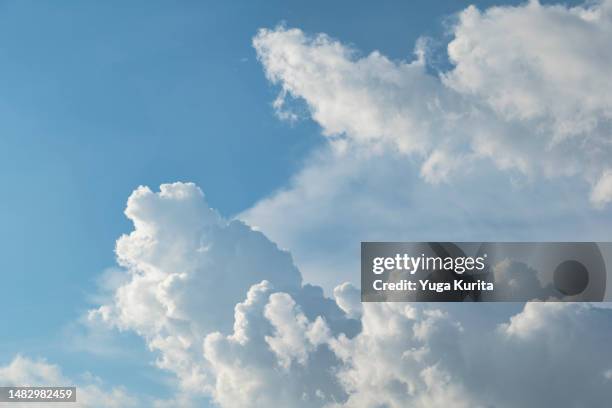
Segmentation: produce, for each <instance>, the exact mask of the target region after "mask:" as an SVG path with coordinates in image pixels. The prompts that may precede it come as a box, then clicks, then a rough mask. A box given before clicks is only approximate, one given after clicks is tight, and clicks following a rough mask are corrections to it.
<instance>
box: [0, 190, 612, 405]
mask: <svg viewBox="0 0 612 408" xmlns="http://www.w3.org/2000/svg"><path fill="white" fill-rule="evenodd" d="M126 214H127V215H128V217H130V219H131V220H132V221H133V222H134V231H133V232H132V233H130V234H129V235H125V236H123V237H121V238H120V239H119V240H118V241H117V256H118V259H119V262H120V263H121V264H122V265H123V266H124V267H125V268H126V269H127V270H126V272H125V273H126V275H127V276H126V281H125V283H124V284H122V285H121V286H120V287H119V288H117V289H116V291H115V293H114V297H113V300H112V301H110V302H109V303H108V304H105V305H102V306H101V307H100V308H98V309H96V310H94V311H92V312H91V313H90V319H92V320H93V321H102V322H105V323H107V324H111V325H115V326H117V327H120V328H122V329H127V330H134V331H136V332H137V333H140V334H141V335H142V336H143V337H144V338H145V339H146V341H147V343H148V345H149V347H150V348H151V349H152V350H154V351H155V352H156V353H157V354H158V355H159V358H158V360H157V365H158V366H159V367H161V368H164V369H167V370H169V371H171V372H173V373H174V374H175V375H176V376H177V378H178V379H179V380H180V382H181V385H182V390H183V391H182V393H183V395H192V396H197V395H199V396H201V395H208V396H210V397H211V398H213V400H214V401H215V402H216V403H217V404H219V405H220V406H223V407H261V406H284V407H323V406H328V407H340V406H346V407H370V406H380V405H383V406H389V407H404V406H407V405H409V406H415V407H427V408H431V407H446V406H465V407H478V406H482V407H488V406H496V407H516V406H561V405H563V404H566V403H567V402H568V401H572V403H573V405H586V406H598V404H599V403H601V401H607V400H609V399H610V398H612V387H610V383H609V379H608V378H607V376H608V374H607V373H608V372H609V370H610V369H611V368H612V354H611V353H610V352H609V349H608V345H609V342H610V341H611V340H612V326H610V325H609V324H607V323H608V322H609V321H610V319H612V314H611V313H610V311H609V310H605V309H596V308H594V307H592V306H588V305H577V304H528V305H526V306H525V308H524V310H523V311H521V312H520V313H518V314H516V315H514V316H513V317H511V318H510V319H509V320H507V321H505V322H502V323H501V324H496V323H494V324H493V325H489V326H486V327H480V329H479V330H478V331H473V330H468V329H467V328H466V325H468V326H469V325H471V324H473V323H471V319H470V318H469V317H468V318H463V319H462V318H461V317H460V316H461V313H459V314H457V310H453V309H451V308H448V310H444V308H432V307H430V306H429V305H426V304H425V305H418V306H411V305H409V304H403V303H393V304H385V303H382V304H375V303H374V304H364V305H361V304H360V303H359V301H358V292H357V290H356V289H355V288H354V287H352V286H351V285H349V284H343V285H340V286H338V287H337V288H336V290H335V291H334V295H335V297H336V299H335V300H333V299H330V298H327V297H325V296H324V295H323V291H322V290H321V288H319V287H316V286H311V285H302V283H301V276H300V273H299V271H298V270H297V269H296V268H295V266H294V265H293V263H292V261H291V258H290V256H289V255H288V254H287V252H284V251H282V250H280V249H279V248H278V247H276V245H274V244H273V243H272V242H270V241H269V240H268V239H267V238H266V237H265V236H264V235H263V234H262V233H260V232H256V231H254V230H252V229H251V228H249V227H248V226H247V225H245V224H243V223H241V222H239V221H227V220H224V219H223V218H222V217H221V216H219V215H218V214H217V213H216V212H215V211H214V210H212V209H210V208H208V206H207V205H206V201H205V200H204V196H203V194H202V192H201V191H200V190H199V189H198V188H197V187H196V186H195V185H193V184H189V183H187V184H185V183H175V184H167V185H162V186H161V188H160V191H159V192H153V191H151V190H150V189H148V188H145V187H140V188H138V189H137V190H136V191H135V192H134V193H133V194H132V196H131V197H130V199H129V200H128V206H127V209H126ZM460 306H462V308H466V307H467V308H470V307H472V306H474V305H460ZM476 306H477V307H484V305H476ZM232 310H233V313H232ZM463 310H464V311H468V312H470V313H481V312H482V310H477V309H476V308H473V309H470V310H467V309H463ZM232 322H233V324H232ZM565 333H575V334H579V336H578V335H576V336H574V335H572V336H567V335H565ZM501 350H504V351H503V352H501ZM542 353H545V354H546V358H544V357H542ZM534 361H540V363H539V364H538V366H537V367H534V364H533V362H534ZM14 364H16V363H14ZM526 367H527V368H528V369H529V370H533V373H532V374H533V375H532V374H530V375H529V378H530V380H529V384H526V383H525V382H524V380H525V375H524V371H525V369H526ZM5 370H11V371H14V369H13V368H10V367H9V368H8V369H5ZM0 373H2V371H0ZM561 383H569V384H572V385H573V387H559V389H558V390H557V391H556V392H551V390H550V384H561ZM518 389H521V392H516V390H518ZM181 404H182V405H186V404H188V402H187V401H183V402H181Z"/></svg>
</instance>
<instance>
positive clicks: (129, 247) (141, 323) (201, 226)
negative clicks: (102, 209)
mask: <svg viewBox="0 0 612 408" xmlns="http://www.w3.org/2000/svg"><path fill="white" fill-rule="evenodd" d="M125 214H126V215H127V216H128V218H130V219H131V220H132V221H133V223H134V231H133V232H132V233H131V234H129V235H124V236H122V237H121V238H120V239H119V240H118V241H117V248H116V252H117V259H118V262H119V263H120V264H121V266H123V267H124V268H126V269H127V270H128V272H127V273H128V276H127V277H126V278H125V282H124V283H123V284H122V285H120V286H119V287H118V288H117V289H116V291H115V293H114V299H113V301H112V302H110V303H108V304H104V305H102V306H101V307H100V308H99V309H97V310H94V311H92V312H90V316H89V317H90V319H92V320H98V319H99V320H102V321H106V322H108V323H110V324H111V325H114V326H117V327H118V328H120V329H131V330H135V331H136V332H137V333H139V334H141V335H142V336H143V337H145V338H146V339H147V341H148V344H149V347H151V348H152V349H154V350H160V351H161V354H160V357H159V359H158V361H157V364H158V365H159V366H160V367H162V368H166V369H169V370H172V371H175V372H178V373H180V378H181V380H182V381H183V385H184V386H185V387H186V388H191V389H195V390H203V389H204V388H205V386H206V384H207V383H208V382H207V380H206V374H205V370H204V368H203V366H204V364H203V357H202V353H201V339H203V338H204V336H205V335H206V334H207V333H209V332H211V331H215V330H229V329H230V328H231V320H232V310H233V308H234V305H235V304H236V303H238V302H239V301H240V300H241V299H242V297H243V296H244V293H246V291H247V290H248V289H249V287H250V286H251V285H253V284H255V283H257V282H259V281H261V280H262V279H264V278H265V279H267V280H269V281H270V282H271V283H272V284H274V285H275V287H277V288H280V289H285V290H286V289H292V288H298V287H300V285H301V276H300V274H299V272H298V271H297V269H296V268H295V266H293V263H292V260H291V257H290V256H289V254H288V253H286V252H283V251H280V250H279V249H278V248H277V247H276V245H274V244H272V243H271V242H270V241H268V240H267V238H265V237H264V236H263V234H261V233H259V232H256V231H253V230H252V229H250V228H249V227H248V226H246V225H244V224H243V223H241V222H240V221H226V220H224V219H222V218H221V217H220V216H219V215H218V214H217V213H216V212H215V211H213V210H211V209H210V208H208V206H207V205H206V201H205V199H204V196H203V194H202V192H201V191H200V190H199V189H198V188H197V187H196V186H195V185H193V184H190V183H175V184H165V185H162V186H161V188H160V191H159V192H158V193H154V192H152V191H151V190H149V189H148V188H146V187H140V188H138V189H136V190H135V191H134V193H133V194H132V195H131V196H130V198H129V200H128V204H127V208H126V210H125Z"/></svg>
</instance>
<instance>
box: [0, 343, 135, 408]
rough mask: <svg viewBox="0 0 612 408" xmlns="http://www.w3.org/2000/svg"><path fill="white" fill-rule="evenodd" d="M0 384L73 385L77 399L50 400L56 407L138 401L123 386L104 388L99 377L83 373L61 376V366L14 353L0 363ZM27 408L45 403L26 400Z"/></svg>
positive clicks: (93, 406)
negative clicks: (76, 376)
mask: <svg viewBox="0 0 612 408" xmlns="http://www.w3.org/2000/svg"><path fill="white" fill-rule="evenodd" d="M0 384H2V386H6V387H8V386H15V387H25V386H30V387H35V386H42V387H46V386H49V387H53V386H56V387H69V386H76V388H77V402H76V403H74V402H68V403H53V406H56V407H66V408H69V407H74V408H77V407H81V408H96V407H99V408H114V407H117V408H123V407H136V406H140V403H139V401H138V399H137V398H136V397H134V396H133V395H130V394H129V393H128V392H127V391H126V390H125V389H124V388H123V387H104V385H103V384H102V382H101V380H99V379H97V378H95V377H92V376H91V375H85V376H84V378H83V379H82V380H80V381H74V380H72V379H69V378H67V377H65V376H64V375H63V373H62V371H61V369H60V368H59V367H58V366H57V365H54V364H50V363H48V362H47V361H45V360H33V359H30V358H28V357H24V356H22V355H17V356H15V357H14V358H13V360H12V361H11V362H10V363H8V364H7V365H5V366H0ZM27 405H28V406H29V407H46V406H48V405H49V404H46V403H41V404H37V403H29V404H27ZM0 406H7V407H8V406H11V407H12V406H14V404H13V403H2V402H0Z"/></svg>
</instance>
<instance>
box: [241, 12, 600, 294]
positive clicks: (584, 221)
mask: <svg viewBox="0 0 612 408" xmlns="http://www.w3.org/2000/svg"><path fill="white" fill-rule="evenodd" d="M610 4H611V3H610V2H609V1H606V2H603V3H593V4H591V5H590V6H581V7H575V8H567V7H565V6H542V5H539V4H538V3H536V2H531V3H529V4H524V5H521V6H517V7H497V8H490V9H488V10H486V11H484V12H481V11H479V10H477V9H476V8H474V7H469V8H468V9H466V10H465V11H463V12H462V13H460V14H459V15H458V18H457V21H456V23H455V24H454V25H453V26H452V30H451V34H452V35H453V37H452V40H451V42H450V44H449V46H448V53H449V58H450V60H451V62H452V63H453V64H454V67H453V68H452V69H451V70H449V71H448V72H444V73H441V74H440V75H439V76H438V77H436V76H434V75H431V74H430V73H428V72H427V66H426V64H427V61H426V58H427V52H426V50H425V49H424V48H423V47H422V46H421V45H420V44H423V43H419V44H418V46H417V53H416V54H417V58H416V59H415V60H414V61H412V62H404V61H392V60H390V59H388V58H386V57H385V56H383V55H381V54H380V53H377V52H374V53H372V54H370V55H367V56H363V55H360V54H359V53H358V52H357V51H356V50H354V49H352V48H351V47H348V46H346V45H344V44H342V43H340V42H339V41H336V40H334V39H331V38H330V37H328V36H326V35H323V34H321V35H316V36H309V35H307V34H305V33H303V32H302V31H301V30H299V29H287V28H285V27H278V28H276V29H273V30H270V29H264V30H261V31H260V32H259V33H258V34H257V36H256V37H255V38H254V41H253V43H254V46H255V49H256V50H257V52H258V56H259V59H260V61H261V63H262V65H263V67H264V70H265V72H266V75H267V77H268V78H269V80H270V81H271V82H272V83H274V84H278V85H279V86H280V88H281V91H280V95H279V97H280V98H284V103H283V104H282V105H279V106H281V107H282V108H283V109H286V108H287V104H288V101H289V99H290V98H297V99H300V100H303V101H305V102H306V104H307V106H308V108H309V112H310V115H311V117H312V119H313V120H314V121H316V122H317V123H318V124H319V125H320V126H321V127H322V130H323V133H324V134H325V135H327V136H328V138H327V140H328V141H329V143H327V144H326V145H325V146H323V147H322V148H321V149H320V150H319V151H317V152H315V153H313V155H312V157H310V158H309V160H308V161H307V162H306V165H305V167H304V168H303V169H302V170H301V171H300V172H299V173H298V174H296V175H295V176H294V177H293V179H292V180H291V181H290V182H289V183H288V185H287V186H286V188H284V189H282V190H280V191H278V192H277V193H275V194H273V195H272V196H270V197H266V198H264V199H262V200H261V201H260V202H258V203H257V204H256V205H254V206H253V207H252V208H250V209H248V210H247V211H245V212H244V213H243V214H240V215H239V218H240V219H243V220H245V221H246V222H247V223H249V224H250V225H255V226H257V227H258V228H260V229H261V230H262V231H265V233H266V234H267V235H268V236H269V237H270V238H271V239H272V240H274V241H275V242H278V243H279V244H280V245H282V246H283V247H285V248H290V249H291V251H292V254H293V256H294V257H295V260H296V263H297V265H298V266H299V267H300V269H301V271H302V273H303V274H304V277H305V279H306V280H307V281H311V282H317V283H318V284H321V285H323V286H324V287H325V289H326V290H327V291H328V292H329V291H330V290H331V289H332V288H333V287H334V286H335V285H337V284H338V283H340V282H342V281H344V280H350V281H352V282H355V283H356V280H357V274H356V273H355V271H357V270H358V269H357V268H358V265H357V260H358V251H359V246H358V241H360V240H387V241H388V240H400V241H401V240H417V241H421V240H428V239H429V240H439V239H441V238H440V237H442V236H443V237H444V239H455V240H459V241H461V240H474V241H480V240H487V239H488V240H497V241H500V240H568V241H572V240H597V239H599V240H604V241H606V240H609V239H610V237H611V235H610V233H609V231H612V218H611V217H610V215H611V214H612V213H611V212H610V209H609V208H608V209H605V208H604V207H605V205H606V204H607V203H608V202H609V201H610V200H612V192H611V190H610V186H611V184H610V181H611V180H612V178H611V177H610V171H609V168H610V166H611V157H612V128H611V127H610V126H609V124H610V112H611V110H610V103H609V101H610V96H609V95H610V94H611V92H609V89H610V88H611V85H610V76H609V75H606V74H605V72H607V71H609V69H610V68H612V64H610V61H612V55H611V54H610V52H609V47H605V46H604V45H603V44H607V43H608V42H612V30H611V29H610V24H611V23H610V21H611V20H610V13H609V12H608V10H609V9H610V6H609V5H610ZM519 26H520V27H521V30H516V29H513V28H511V27H519ZM567 26H570V27H571V28H570V29H566V27H567ZM560 32H561V33H563V35H558V34H559V33H560ZM590 38H593V39H594V40H593V41H590ZM567 60H571V61H573V62H571V63H570V62H568V63H566V62H565V61H567ZM585 66H588V68H585V69H584V71H583V70H582V68H581V67H585ZM570 68H571V69H570ZM576 70H578V71H580V72H579V73H573V74H572V72H574V71H576ZM568 71H570V72H568ZM582 72H584V73H585V74H584V75H586V76H587V77H588V78H586V77H585V78H582V77H581V75H583V74H582ZM583 79H584V81H583ZM515 83H516V85H515ZM532 83H537V84H536V85H533V86H532ZM583 87H584V88H583ZM523 94H525V95H527V96H525V95H523ZM526 100H527V101H528V102H525V101H526ZM502 102H504V104H501V103H502ZM500 104H501V105H500ZM277 105H278V104H277ZM531 105H534V106H538V107H539V108H538V109H537V110H533V109H531V108H529V106H531ZM587 123H588V124H592V126H591V125H589V126H586V125H585V124H587ZM419 176H420V179H419ZM422 180H424V181H425V182H422ZM593 206H595V207H599V208H601V209H603V211H600V212H596V211H593V208H592V207H593ZM279 214H282V216H279ZM287 219H299V220H301V221H302V222H299V223H298V222H295V223H288V222H286V221H285V220H287Z"/></svg>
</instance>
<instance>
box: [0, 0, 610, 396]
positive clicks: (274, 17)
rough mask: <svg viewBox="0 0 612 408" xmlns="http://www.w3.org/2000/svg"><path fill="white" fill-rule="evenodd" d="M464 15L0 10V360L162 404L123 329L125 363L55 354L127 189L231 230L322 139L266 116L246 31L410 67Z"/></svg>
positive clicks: (402, 10) (375, 10) (146, 357)
mask: <svg viewBox="0 0 612 408" xmlns="http://www.w3.org/2000/svg"><path fill="white" fill-rule="evenodd" d="M492 4H493V2H477V5H478V7H479V8H480V9H486V8H487V7H488V6H490V5H492ZM511 4H519V2H512V3H511ZM467 5H468V3H464V2H458V1H452V0H449V1H439V2H430V1H414V2H390V1H383V2H359V3H355V2H352V1H350V2H349V1H338V2H326V1H313V2H298V1H293V2H285V1H283V2H281V1H270V2H265V3H257V2H252V1H244V2H231V3H230V2H196V1H185V2H179V3H176V2H162V1H134V2H129V3H125V2H118V1H108V2H61V3H58V2H46V3H42V2H31V1H1V2H0V60H1V63H0V183H1V185H2V191H3V193H2V199H1V200H0V226H1V230H0V247H1V248H2V267H1V270H2V284H1V285H0V288H1V289H0V308H1V309H2V310H4V311H5V313H6V316H7V317H6V318H5V319H4V322H5V325H4V326H3V328H2V329H1V330H0V363H6V362H8V361H9V360H10V359H11V358H12V357H13V356H14V355H15V354H16V353H23V354H27V355H30V356H35V357H36V356H41V357H43V356H44V357H45V358H47V359H49V360H50V361H53V362H57V363H61V365H62V367H63V369H64V371H65V372H66V373H67V374H68V375H76V374H78V373H82V372H83V371H91V372H93V373H94V374H96V375H99V376H100V377H102V378H103V379H104V380H105V381H107V382H108V383H110V384H123V385H125V386H126V387H128V388H129V389H131V390H133V391H134V392H137V393H138V392H143V393H149V394H151V395H156V394H157V395H160V396H166V397H167V396H170V395H171V391H170V390H171V387H170V386H168V387H166V386H165V385H166V384H169V383H172V382H173V381H174V380H173V379H172V377H171V375H170V374H167V373H165V372H163V371H159V370H152V368H151V361H152V360H153V359H152V358H151V354H150V353H148V352H147V350H146V345H145V341H143V339H141V338H140V337H139V336H137V335H136V334H134V333H133V332H130V331H126V332H123V333H116V335H114V337H113V338H112V339H109V340H108V341H109V342H110V343H112V344H117V345H119V346H118V347H119V348H124V349H129V350H130V353H129V356H128V357H126V356H125V355H123V356H119V357H109V355H96V354H95V353H89V352H86V351H76V350H74V349H73V348H72V347H71V346H70V342H69V341H68V340H69V339H71V338H75V337H77V335H78V334H79V333H81V334H83V333H84V329H82V328H80V326H79V323H78V321H79V319H80V318H81V317H82V316H83V314H84V313H85V312H86V311H87V310H88V309H90V308H91V307H92V306H95V305H92V296H93V295H94V294H95V293H96V292H97V290H98V289H97V284H96V279H97V278H98V277H99V276H100V275H101V274H102V272H103V271H104V270H106V269H107V268H111V267H114V266H115V264H116V262H115V254H114V247H115V241H116V239H117V238H118V237H119V236H121V235H122V234H125V233H129V232H130V231H131V230H132V226H131V222H130V220H128V219H127V218H126V217H125V215H124V214H123V211H124V209H125V206H126V200H127V197H128V196H129V195H130V193H131V192H132V191H133V190H134V189H135V188H136V187H138V186H139V185H147V186H151V188H152V189H155V188H157V186H159V185H160V184H162V183H167V182H174V181H191V182H194V183H195V184H197V185H198V186H200V188H202V190H203V191H204V192H205V194H206V198H207V201H208V204H209V205H210V207H212V208H216V209H217V210H218V211H219V212H220V213H221V214H222V215H223V216H225V217H232V216H234V215H236V214H240V213H242V212H244V211H247V210H249V208H251V207H252V206H253V205H254V204H255V203H257V202H258V201H259V200H261V199H263V198H265V197H268V196H271V195H272V194H273V193H274V192H275V191H276V190H278V189H279V188H284V187H287V186H288V185H289V180H290V179H291V177H292V176H293V175H295V174H296V173H297V172H298V171H299V170H300V169H301V168H302V167H303V165H304V162H305V161H306V160H307V159H308V158H309V157H310V156H309V155H310V154H311V153H312V152H313V151H316V150H317V149H319V148H321V147H322V146H323V145H324V144H325V143H326V139H325V137H323V136H321V128H322V127H325V124H323V126H322V125H321V123H317V122H316V121H314V120H309V119H307V120H302V121H299V122H297V123H287V122H283V121H281V120H279V118H278V117H277V116H276V115H275V112H274V109H273V108H272V105H271V104H272V101H273V100H274V98H275V97H276V95H277V93H278V86H273V85H271V84H270V82H269V81H268V80H267V79H266V76H265V74H264V69H263V68H262V65H261V64H260V63H259V62H258V61H257V55H256V52H255V50H254V48H253V46H252V39H253V37H254V36H255V35H256V33H257V30H258V29H260V28H270V29H272V28H274V27H276V26H277V25H278V24H281V23H282V24H285V25H286V26H288V27H299V28H300V29H301V30H302V31H303V32H306V33H320V32H322V33H326V34H328V35H329V36H331V37H332V38H337V39H340V40H341V42H342V43H343V44H349V45H352V46H353V47H355V48H357V49H358V50H360V52H361V53H363V55H367V54H369V53H370V52H372V51H374V50H378V51H380V52H381V53H382V54H383V55H386V56H387V57H389V58H390V59H391V60H394V61H395V60H408V61H410V60H412V59H413V49H414V44H415V42H416V41H417V39H418V38H419V37H421V36H429V37H432V38H433V39H434V40H435V41H437V43H434V44H435V48H436V49H435V50H434V52H435V53H436V55H439V56H440V58H441V60H440V62H439V64H440V66H441V67H442V68H443V69H447V67H450V64H449V62H448V60H447V59H446V57H445V47H446V44H447V43H448V41H449V33H448V32H447V31H448V30H447V21H448V18H449V16H452V15H453V13H456V12H458V11H460V10H462V9H464V8H465V7H467ZM434 65H435V64H434ZM429 68H430V69H435V66H434V67H433V68H432V67H429ZM606 214H609V212H608V213H606ZM600 216H601V213H597V215H593V217H594V218H593V219H595V218H596V217H600ZM500 225H501V227H500V228H502V229H503V221H502V220H500ZM264 232H266V231H265V230H264ZM500 233H503V232H500ZM598 234H599V233H598ZM281 235H282V234H281ZM543 235H545V234H543ZM597 237H598V238H601V237H602V234H599V235H597ZM289 249H290V250H291V249H292V248H289ZM6 323H9V324H8V325H7V324H6ZM100 341H103V340H100ZM152 389H155V390H156V391H153V392H151V390H152Z"/></svg>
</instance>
